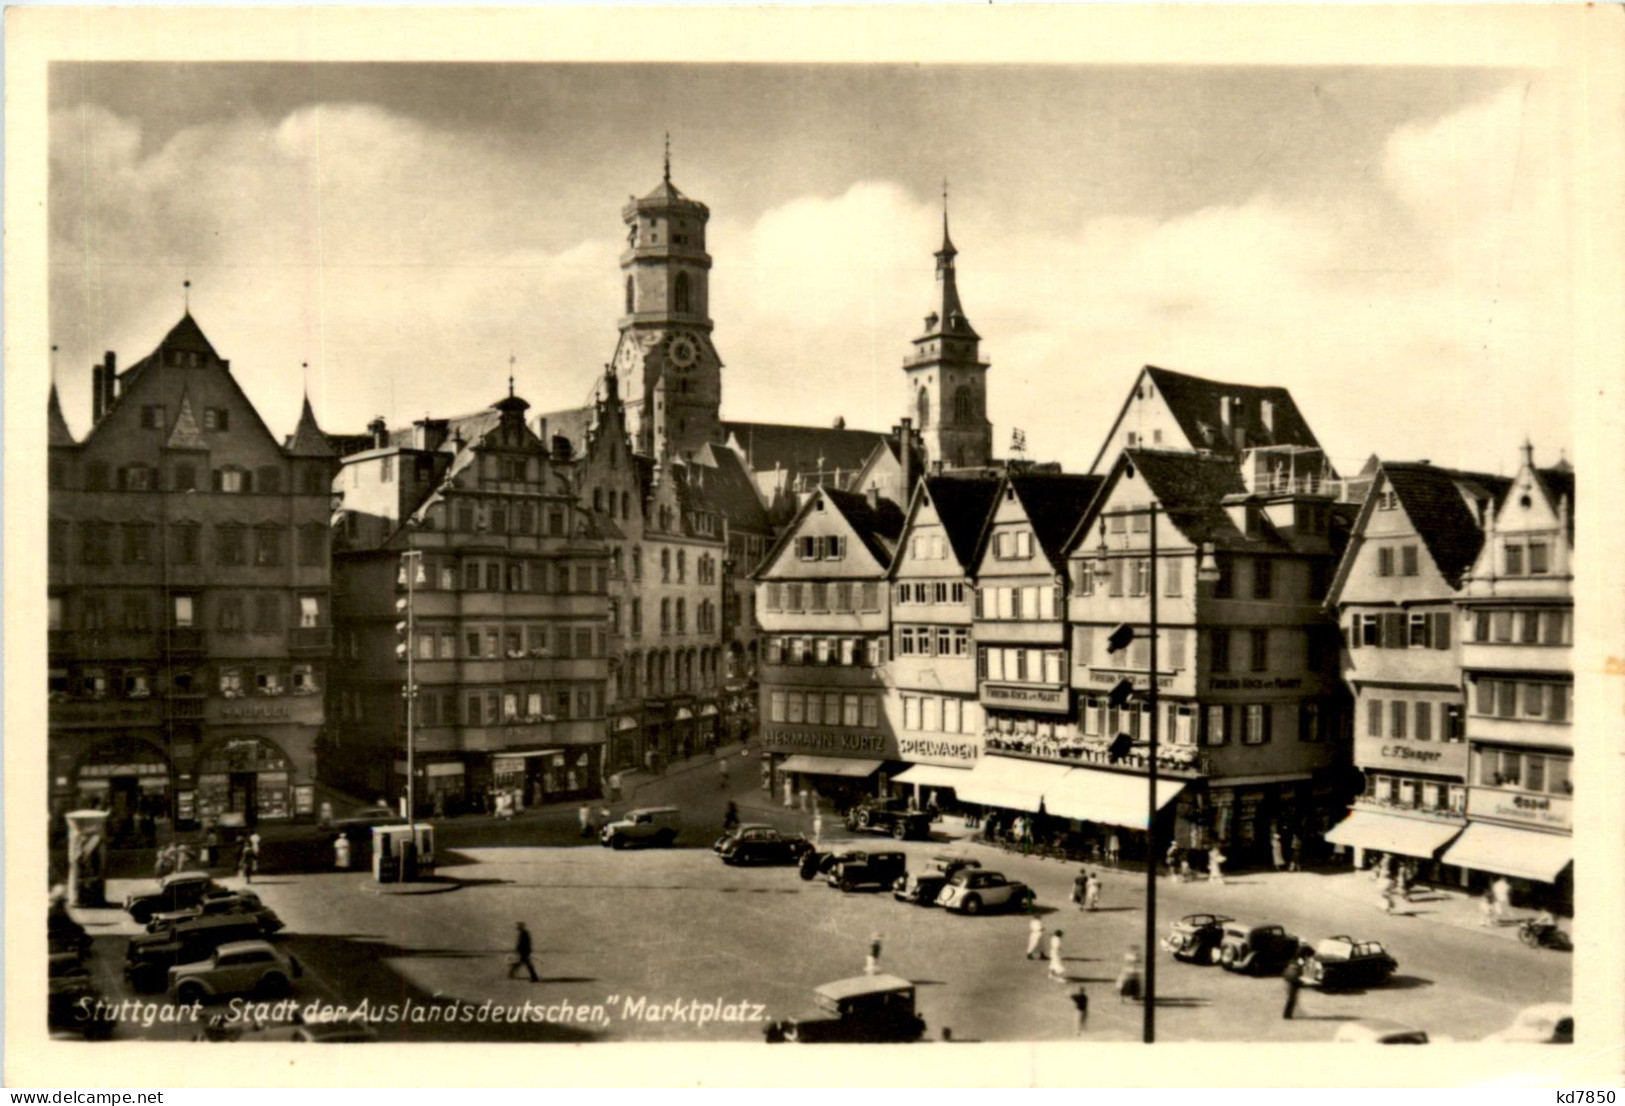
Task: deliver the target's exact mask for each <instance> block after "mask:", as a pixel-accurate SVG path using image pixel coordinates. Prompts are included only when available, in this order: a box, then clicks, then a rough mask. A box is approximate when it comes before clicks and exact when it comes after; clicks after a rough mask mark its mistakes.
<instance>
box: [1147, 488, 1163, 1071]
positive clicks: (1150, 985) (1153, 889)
mask: <svg viewBox="0 0 1625 1106" xmlns="http://www.w3.org/2000/svg"><path fill="white" fill-rule="evenodd" d="M1149 514H1150V519H1151V523H1150V527H1149V529H1150V531H1151V569H1150V573H1149V574H1148V577H1147V579H1146V586H1147V588H1148V589H1149V590H1150V592H1151V626H1150V629H1149V630H1148V631H1147V635H1146V636H1147V637H1149V638H1150V641H1151V672H1150V679H1149V681H1148V686H1147V688H1146V697H1145V698H1146V702H1147V703H1149V704H1150V705H1151V753H1150V756H1149V758H1148V759H1147V763H1146V773H1145V776H1146V780H1147V791H1146V814H1145V850H1146V856H1145V1035H1144V1039H1145V1043H1146V1044H1152V1043H1153V1042H1155V1041H1156V1039H1157V953H1156V949H1157V739H1158V738H1159V737H1160V736H1161V722H1160V715H1161V712H1160V703H1159V702H1158V695H1157V505H1156V504H1155V503H1152V505H1151V507H1150V509H1149Z"/></svg>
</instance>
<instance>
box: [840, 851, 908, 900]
mask: <svg viewBox="0 0 1625 1106" xmlns="http://www.w3.org/2000/svg"><path fill="white" fill-rule="evenodd" d="M907 872H908V857H906V856H904V855H903V854H902V853H870V852H860V853H854V854H853V855H852V856H851V857H850V858H849V859H847V860H843V861H841V862H840V863H839V864H837V865H835V867H834V868H832V869H831V870H830V872H829V875H828V876H826V877H825V878H826V879H828V880H829V882H830V883H831V884H832V885H834V886H836V887H839V888H840V889H841V890H842V891H856V890H858V888H860V887H880V888H885V887H890V886H891V885H892V884H894V883H896V882H897V879H898V877H899V876H902V875H905V874H907Z"/></svg>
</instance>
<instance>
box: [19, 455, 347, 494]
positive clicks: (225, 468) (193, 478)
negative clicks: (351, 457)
mask: <svg viewBox="0 0 1625 1106" xmlns="http://www.w3.org/2000/svg"><path fill="white" fill-rule="evenodd" d="M168 468H169V481H168V486H167V487H165V482H164V479H163V470H162V469H160V468H159V467H157V466H156V465H146V464H141V463H135V464H129V465H120V466H118V467H117V468H114V467H112V466H110V465H109V464H108V463H107V462H106V461H89V462H87V463H86V464H85V472H84V484H83V487H82V489H81V490H83V491H87V492H110V491H117V492H158V491H171V492H194V491H201V490H202V488H201V486H200V485H199V484H198V474H199V468H198V466H197V465H196V464H193V463H191V462H188V461H175V462H173V463H171V464H170V465H169V466H168ZM202 471H203V472H205V473H207V474H208V476H209V488H210V490H211V491H217V492H223V493H225V494H227V495H250V494H255V493H257V494H259V495H283V494H286V493H285V492H284V491H283V488H282V472H283V470H282V467H281V466H279V465H262V466H260V467H259V468H257V469H247V468H244V467H242V466H240V465H222V466H220V467H219V468H213V469H211V468H204V469H203V470H202ZM68 473H69V469H68V466H67V465H66V464H65V463H63V462H62V461H61V460H60V459H53V460H52V462H51V464H50V467H49V470H48V472H47V480H48V481H49V484H50V487H51V489H52V490H55V491H62V490H67V487H68ZM299 494H300V495H322V496H325V495H330V494H332V483H331V478H330V477H329V476H328V473H327V470H326V468H325V467H324V466H318V465H310V466H306V467H301V469H300V479H299Z"/></svg>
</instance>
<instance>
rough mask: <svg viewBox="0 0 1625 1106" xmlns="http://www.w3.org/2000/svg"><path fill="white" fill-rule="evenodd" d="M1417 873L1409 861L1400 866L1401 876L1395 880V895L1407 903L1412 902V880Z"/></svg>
mask: <svg viewBox="0 0 1625 1106" xmlns="http://www.w3.org/2000/svg"><path fill="white" fill-rule="evenodd" d="M1415 871H1416V869H1414V868H1413V867H1411V862H1410V861H1408V860H1407V861H1405V862H1404V863H1403V864H1401V865H1400V866H1399V874H1398V875H1397V876H1395V878H1394V893H1395V894H1397V895H1398V896H1399V897H1400V898H1402V899H1404V900H1405V901H1406V902H1410V901H1411V878H1412V876H1413V875H1414V874H1415Z"/></svg>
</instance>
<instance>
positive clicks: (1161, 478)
mask: <svg viewBox="0 0 1625 1106" xmlns="http://www.w3.org/2000/svg"><path fill="white" fill-rule="evenodd" d="M1131 464H1132V465H1133V466H1134V467H1135V470H1136V471H1137V472H1138V473H1139V475H1140V477H1141V479H1143V480H1144V481H1145V484H1146V488H1147V490H1148V491H1149V492H1150V493H1151V495H1152V496H1153V497H1154V498H1155V500H1156V502H1157V504H1158V506H1160V507H1161V508H1162V511H1163V514H1164V516H1165V517H1166V518H1167V519H1168V521H1169V523H1170V524H1172V525H1173V526H1174V527H1175V528H1176V529H1177V530H1178V531H1179V532H1180V533H1181V534H1182V535H1184V537H1185V539H1186V540H1187V541H1189V542H1190V543H1191V544H1193V545H1200V544H1202V543H1203V542H1212V543H1213V546H1214V548H1215V549H1220V550H1257V549H1286V548H1289V544H1288V543H1287V542H1286V540H1285V539H1283V538H1282V537H1281V536H1280V535H1279V534H1278V533H1277V532H1276V530H1275V528H1274V527H1273V526H1271V525H1270V522H1269V519H1268V518H1267V517H1265V516H1264V515H1263V514H1262V512H1260V514H1259V516H1258V520H1257V521H1258V526H1259V528H1258V531H1257V533H1255V534H1254V535H1253V536H1251V537H1249V536H1248V535H1247V533H1246V532H1245V531H1244V530H1242V529H1241V528H1240V527H1238V526H1237V525H1236V523H1235V520H1234V519H1233V518H1231V516H1230V512H1229V511H1228V510H1226V509H1225V501H1226V500H1227V499H1229V500H1230V501H1231V502H1232V503H1233V502H1235V497H1237V496H1244V495H1246V494H1247V484H1246V481H1245V480H1243V479H1242V475H1241V467H1240V465H1239V464H1237V462H1236V460H1235V458H1233V457H1218V456H1214V455H1213V454H1208V453H1190V452H1187V451H1185V450H1171V449H1125V450H1124V451H1123V452H1122V453H1120V454H1118V457H1117V461H1116V463H1115V464H1114V465H1113V466H1112V471H1111V474H1110V476H1108V477H1107V478H1106V480H1107V486H1106V487H1105V488H1103V489H1102V491H1101V494H1100V496H1099V498H1098V499H1097V501H1096V503H1095V506H1094V509H1092V510H1090V511H1089V513H1088V514H1087V515H1085V516H1084V517H1083V518H1081V519H1080V520H1079V521H1078V525H1077V527H1076V528H1075V529H1074V531H1073V533H1072V536H1071V537H1070V538H1069V539H1068V541H1067V549H1068V551H1072V550H1075V549H1077V548H1080V547H1081V546H1082V545H1083V544H1084V543H1086V542H1089V541H1090V540H1091V535H1090V533H1089V531H1090V529H1091V527H1092V526H1093V524H1094V521H1095V518H1096V517H1097V516H1098V514H1099V512H1100V511H1101V510H1103V509H1104V508H1105V505H1106V500H1107V497H1108V496H1109V494H1110V492H1111V489H1112V488H1113V487H1115V486H1116V483H1117V481H1118V480H1119V479H1121V478H1122V476H1123V473H1124V470H1125V469H1126V468H1127V467H1128V466H1129V465H1131Z"/></svg>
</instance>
